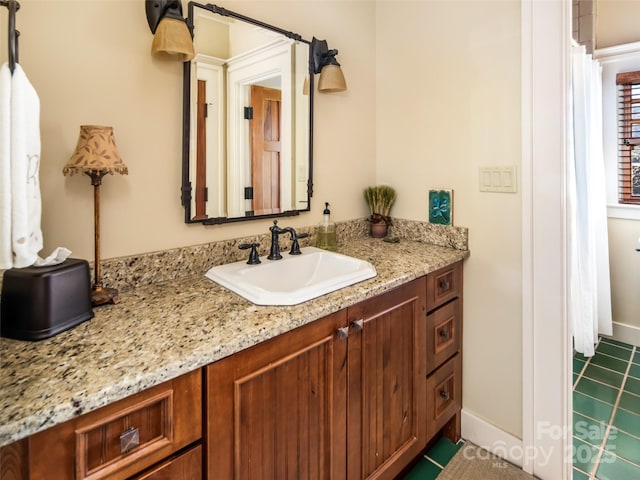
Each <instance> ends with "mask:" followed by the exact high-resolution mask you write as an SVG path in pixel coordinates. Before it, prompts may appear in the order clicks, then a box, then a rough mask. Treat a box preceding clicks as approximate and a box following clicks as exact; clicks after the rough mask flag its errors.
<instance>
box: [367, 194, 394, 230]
mask: <svg viewBox="0 0 640 480" xmlns="http://www.w3.org/2000/svg"><path fill="white" fill-rule="evenodd" d="M396 197H397V194H396V191H395V190H394V189H393V187H390V186H388V185H375V186H372V187H367V188H365V189H364V198H365V200H366V201H367V205H368V206H369V223H370V226H371V236H372V237H373V238H383V237H385V236H386V235H387V229H388V228H389V225H393V223H392V221H391V216H390V214H391V207H392V206H393V204H394V203H395V201H396Z"/></svg>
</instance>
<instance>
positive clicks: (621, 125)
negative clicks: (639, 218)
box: [616, 71, 640, 205]
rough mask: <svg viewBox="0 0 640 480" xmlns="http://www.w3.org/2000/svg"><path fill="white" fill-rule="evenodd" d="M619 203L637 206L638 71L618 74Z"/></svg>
mask: <svg viewBox="0 0 640 480" xmlns="http://www.w3.org/2000/svg"><path fill="white" fill-rule="evenodd" d="M616 84H617V86H618V193H619V199H618V201H619V203H627V204H636V205H640V71H635V72H625V73H618V74H617V75H616Z"/></svg>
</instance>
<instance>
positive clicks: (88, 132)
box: [62, 125, 128, 307]
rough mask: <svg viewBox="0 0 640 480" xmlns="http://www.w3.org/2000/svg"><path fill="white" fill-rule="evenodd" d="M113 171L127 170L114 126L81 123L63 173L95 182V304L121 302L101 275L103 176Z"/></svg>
mask: <svg viewBox="0 0 640 480" xmlns="http://www.w3.org/2000/svg"><path fill="white" fill-rule="evenodd" d="M114 172H115V173H120V174H122V175H127V173H128V170H127V166H126V165H125V164H124V162H123V161H122V159H121V158H120V154H119V153H118V148H117V147H116V142H115V138H114V136H113V128H111V127H103V126H98V125H82V126H81V127H80V136H79V137H78V144H77V145H76V149H75V151H74V152H73V155H71V159H70V160H69V162H67V164H66V165H65V167H64V168H63V170H62V173H63V174H64V175H73V174H75V173H84V174H86V175H88V176H89V177H90V178H91V185H93V210H94V247H95V261H94V273H95V280H94V284H93V287H92V289H91V301H92V304H93V306H94V307H95V306H98V305H102V304H105V303H118V290H117V289H115V288H107V287H104V286H102V280H101V278H100V273H101V272H100V270H101V266H100V186H101V185H102V177H104V176H105V175H106V174H107V173H108V174H110V175H113V173H114Z"/></svg>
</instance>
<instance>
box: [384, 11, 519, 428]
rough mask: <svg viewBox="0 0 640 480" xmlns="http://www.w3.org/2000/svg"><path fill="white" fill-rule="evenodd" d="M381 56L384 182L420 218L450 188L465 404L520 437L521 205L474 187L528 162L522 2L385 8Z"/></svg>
mask: <svg viewBox="0 0 640 480" xmlns="http://www.w3.org/2000/svg"><path fill="white" fill-rule="evenodd" d="M376 49H377V51H376V54H377V62H376V64H377V70H376V79H377V83H378V85H377V89H376V108H377V111H376V118H377V122H376V139H377V140H376V153H377V159H378V161H377V176H378V181H379V182H382V183H388V184H390V185H392V186H394V187H396V188H397V190H398V200H397V203H396V206H394V210H393V214H394V215H396V216H398V217H401V218H411V219H416V220H426V219H427V216H428V214H427V198H428V190H429V189H431V188H453V190H454V197H455V202H454V205H455V212H454V223H455V224H457V225H462V226H465V227H469V230H470V249H471V257H470V258H469V260H468V261H467V262H466V263H465V273H464V274H465V285H464V288H465V299H464V359H463V361H464V368H463V371H464V375H463V383H464V385H463V388H464V400H463V401H464V408H465V410H467V411H469V412H472V413H474V414H475V415H477V416H479V417H481V418H484V419H486V420H488V421H489V422H490V423H493V424H495V425H497V426H499V427H500V428H501V429H503V430H505V431H507V432H509V433H512V434H514V435H516V436H520V435H521V422H522V409H521V404H522V396H521V388H522V373H521V368H522V362H521V357H522V352H521V348H522V346H521V332H522V322H521V317H522V312H521V310H522V299H521V288H522V284H521V275H522V265H521V227H520V225H521V197H520V194H519V193H515V194H513V193H512V194H504V193H482V192H479V188H478V184H479V179H478V168H479V167H481V166H510V165H515V166H519V165H520V158H521V142H520V139H521V135H520V128H521V127H520V125H521V120H520V8H519V2H518V1H515V0H510V1H467V2H463V1H456V2H451V1H447V0H441V1H435V0H434V1H429V2H411V1H406V2H404V1H388V2H384V1H383V2H378V11H377V22H376ZM497 399H499V401H497Z"/></svg>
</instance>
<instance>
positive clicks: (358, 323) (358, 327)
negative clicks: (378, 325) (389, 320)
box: [351, 318, 364, 332]
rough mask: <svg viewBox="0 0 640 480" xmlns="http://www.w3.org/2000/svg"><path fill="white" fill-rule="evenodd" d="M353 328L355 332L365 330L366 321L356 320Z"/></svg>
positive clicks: (352, 324)
mask: <svg viewBox="0 0 640 480" xmlns="http://www.w3.org/2000/svg"><path fill="white" fill-rule="evenodd" d="M351 326H352V327H353V329H354V330H356V331H358V332H359V331H360V330H362V329H363V328H364V320H363V319H362V318H361V319H360V320H354V321H353V322H351Z"/></svg>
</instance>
